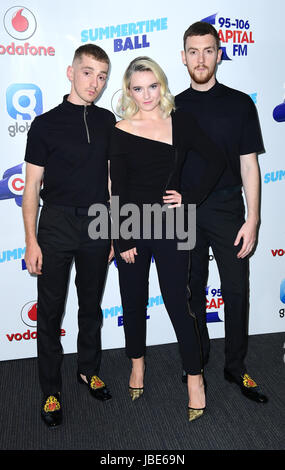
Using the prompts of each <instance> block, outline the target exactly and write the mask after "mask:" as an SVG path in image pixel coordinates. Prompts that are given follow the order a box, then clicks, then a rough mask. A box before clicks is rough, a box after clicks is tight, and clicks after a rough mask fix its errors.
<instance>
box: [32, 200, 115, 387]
mask: <svg viewBox="0 0 285 470" xmlns="http://www.w3.org/2000/svg"><path fill="white" fill-rule="evenodd" d="M91 220H92V218H91V217H88V216H87V215H84V216H78V215H75V214H72V213H69V212H65V211H64V210H63V208H55V207H54V206H53V207H47V206H44V207H43V209H42V211H41V215H40V220H39V230H38V242H39V245H40V247H41V250H42V253H43V267H42V274H41V275H39V276H38V320H37V347H38V365H39V379H40V385H41V388H42V390H43V392H44V394H52V393H56V392H59V391H61V388H62V380H61V372H60V368H61V362H62V357H63V355H62V346H61V341H60V329H61V321H62V316H63V312H64V308H65V301H66V294H67V288H68V282H69V276H70V268H71V264H72V262H73V261H74V262H75V268H76V278H75V284H76V288H77V295H78V306H79V309H78V340H77V352H78V370H79V372H80V373H82V374H84V375H98V372H99V367H100V361H101V325H102V310H101V306H100V303H101V298H102V293H103V289H104V283H105V278H106V271H107V266H108V255H109V251H110V241H109V240H92V239H90V238H89V236H88V225H89V223H90V221H91Z"/></svg>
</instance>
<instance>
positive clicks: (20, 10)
mask: <svg viewBox="0 0 285 470" xmlns="http://www.w3.org/2000/svg"><path fill="white" fill-rule="evenodd" d="M4 27H5V29H6V31H7V33H8V34H9V35H10V36H12V38H14V39H22V40H25V39H29V38H30V37H31V36H33V34H34V33H35V31H36V29H37V22H36V18H35V17H34V15H33V13H32V12H31V11H30V10H28V8H25V7H19V6H18V7H12V8H10V9H9V10H7V11H6V13H5V16H4Z"/></svg>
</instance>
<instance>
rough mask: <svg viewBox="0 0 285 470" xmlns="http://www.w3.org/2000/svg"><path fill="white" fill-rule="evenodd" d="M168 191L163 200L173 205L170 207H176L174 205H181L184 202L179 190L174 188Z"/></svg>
mask: <svg viewBox="0 0 285 470" xmlns="http://www.w3.org/2000/svg"><path fill="white" fill-rule="evenodd" d="M165 192H166V193H168V196H163V202H164V203H165V204H171V206H168V207H169V208H174V207H180V206H181V202H182V196H181V194H179V193H178V192H177V191H174V190H172V189H171V190H169V191H165Z"/></svg>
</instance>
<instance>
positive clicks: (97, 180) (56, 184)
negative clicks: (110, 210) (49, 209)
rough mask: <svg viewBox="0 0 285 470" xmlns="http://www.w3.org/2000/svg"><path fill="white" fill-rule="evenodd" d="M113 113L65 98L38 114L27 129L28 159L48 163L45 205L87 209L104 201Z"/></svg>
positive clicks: (44, 181) (44, 188)
mask: <svg viewBox="0 0 285 470" xmlns="http://www.w3.org/2000/svg"><path fill="white" fill-rule="evenodd" d="M115 122H116V120H115V117H114V115H113V114H112V113H111V112H110V111H108V110H106V109H103V108H99V107H98V106H95V105H93V104H92V105H90V106H81V105H75V104H73V103H71V102H69V101H67V96H65V97H64V100H63V102H62V103H61V104H60V105H59V106H57V107H56V108H53V109H51V110H50V111H48V112H46V113H44V114H42V115H40V116H38V117H36V118H35V120H34V121H33V123H32V125H31V128H30V130H29V132H28V139H27V146H26V154H25V161H26V162H29V163H32V164H34V165H38V166H43V167H44V180H43V189H42V190H41V193H40V196H41V198H42V199H43V201H44V202H45V203H51V204H58V205H66V206H73V207H89V206H90V205H91V204H94V203H106V202H107V201H108V199H109V193H108V143H109V140H110V133H111V129H112V128H113V126H114V125H115Z"/></svg>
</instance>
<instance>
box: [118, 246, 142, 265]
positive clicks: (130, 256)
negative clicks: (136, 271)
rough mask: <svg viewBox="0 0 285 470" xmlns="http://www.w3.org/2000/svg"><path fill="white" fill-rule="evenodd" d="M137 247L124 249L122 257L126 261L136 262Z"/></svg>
mask: <svg viewBox="0 0 285 470" xmlns="http://www.w3.org/2000/svg"><path fill="white" fill-rule="evenodd" d="M137 254H138V253H137V249H136V248H132V249H131V250H128V251H123V252H122V253H121V257H122V258H123V260H124V261H125V262H126V263H134V262H135V256H136V255H137Z"/></svg>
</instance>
